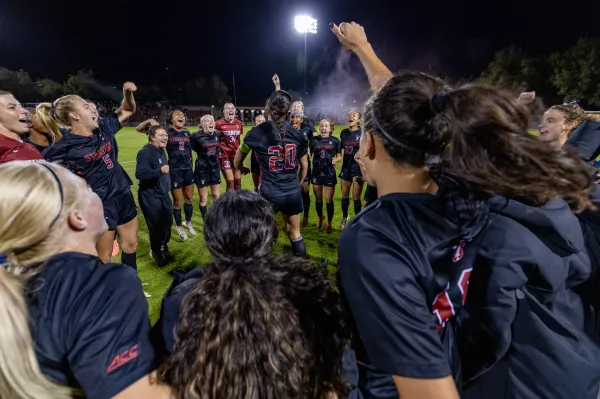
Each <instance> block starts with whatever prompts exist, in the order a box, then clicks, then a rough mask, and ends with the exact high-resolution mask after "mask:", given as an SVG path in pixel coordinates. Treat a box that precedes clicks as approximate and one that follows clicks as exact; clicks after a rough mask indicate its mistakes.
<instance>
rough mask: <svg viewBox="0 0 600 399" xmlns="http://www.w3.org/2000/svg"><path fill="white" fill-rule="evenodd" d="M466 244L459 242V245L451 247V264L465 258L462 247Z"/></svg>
mask: <svg viewBox="0 0 600 399" xmlns="http://www.w3.org/2000/svg"><path fill="white" fill-rule="evenodd" d="M465 245H466V242H461V243H460V244H458V245H456V246H454V247H452V249H454V254H453V255H452V262H454V263H456V262H458V261H459V260H461V259H462V258H463V256H465V251H464V247H465Z"/></svg>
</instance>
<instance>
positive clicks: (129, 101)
mask: <svg viewBox="0 0 600 399" xmlns="http://www.w3.org/2000/svg"><path fill="white" fill-rule="evenodd" d="M134 91H137V87H136V85H135V84H134V83H132V82H125V84H123V101H122V102H121V106H120V107H119V108H118V109H117V110H116V111H115V112H116V114H117V117H118V118H119V122H121V123H123V122H125V121H126V120H127V119H129V118H130V117H131V115H133V114H134V113H135V110H136V105H135V98H134V97H133V92H134Z"/></svg>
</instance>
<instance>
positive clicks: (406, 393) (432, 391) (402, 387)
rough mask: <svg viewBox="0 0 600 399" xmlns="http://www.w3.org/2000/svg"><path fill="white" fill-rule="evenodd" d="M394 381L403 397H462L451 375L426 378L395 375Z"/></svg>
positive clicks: (443, 398) (412, 398) (432, 398)
mask: <svg viewBox="0 0 600 399" xmlns="http://www.w3.org/2000/svg"><path fill="white" fill-rule="evenodd" d="M394 383H395V384H396V388H398V394H399V395H400V397H401V398H402V399H421V398H430V399H460V397H459V396H458V391H457V390H456V385H455V384H454V380H453V379H452V377H450V376H448V377H445V378H437V379H427V380H426V379H417V378H406V377H398V376H397V375H395V376H394Z"/></svg>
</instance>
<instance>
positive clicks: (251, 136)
mask: <svg viewBox="0 0 600 399" xmlns="http://www.w3.org/2000/svg"><path fill="white" fill-rule="evenodd" d="M257 133H258V131H257V129H256V128H255V127H254V128H252V129H250V131H249V132H248V133H246V135H245V136H244V144H245V145H246V146H247V147H248V148H250V149H251V150H255V149H256V147H258V143H259V140H258V134H257Z"/></svg>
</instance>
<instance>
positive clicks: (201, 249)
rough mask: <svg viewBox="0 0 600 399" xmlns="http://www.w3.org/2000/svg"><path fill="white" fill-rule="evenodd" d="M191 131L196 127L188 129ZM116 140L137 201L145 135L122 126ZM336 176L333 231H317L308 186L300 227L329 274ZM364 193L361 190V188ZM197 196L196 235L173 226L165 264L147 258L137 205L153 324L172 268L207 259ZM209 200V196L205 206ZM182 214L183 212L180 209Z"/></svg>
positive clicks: (333, 257)
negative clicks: (305, 219) (306, 214)
mask: <svg viewBox="0 0 600 399" xmlns="http://www.w3.org/2000/svg"><path fill="white" fill-rule="evenodd" d="M344 128H345V126H336V129H335V132H334V136H336V137H339V135H340V132H341V131H342V129H344ZM188 129H189V130H190V131H192V132H194V131H196V130H197V128H188ZM248 130H249V128H248V127H246V128H244V131H246V132H247V131H248ZM117 142H118V144H119V162H120V163H121V165H123V167H124V168H125V170H126V171H127V173H128V174H129V176H130V177H131V178H132V180H134V183H135V184H134V186H133V187H132V191H133V194H134V197H135V198H136V201H137V181H136V180H135V159H136V156H137V153H138V151H139V150H140V149H141V148H142V146H143V145H144V144H146V143H147V138H146V136H145V135H143V134H140V133H138V132H136V131H135V129H134V128H124V129H123V130H122V131H120V132H119V133H118V134H117ZM246 161H247V163H248V166H249V163H250V157H247V158H246ZM337 166H338V168H339V167H340V166H341V162H340V163H338V164H337ZM339 181H340V179H338V185H337V186H336V195H335V198H334V204H335V207H336V208H335V216H334V219H333V227H334V230H333V233H331V234H327V233H326V232H325V229H324V228H323V229H322V230H317V228H316V221H317V215H316V211H315V208H314V201H315V200H314V195H313V194H312V187H311V208H310V224H309V226H308V227H306V228H304V229H302V235H303V236H304V240H305V242H306V248H307V251H308V254H309V256H311V257H315V258H319V259H323V258H327V259H328V269H327V271H328V273H330V276H331V277H333V273H334V270H335V264H336V262H337V243H338V239H339V234H340V230H338V228H337V227H338V226H339V223H340V221H341V218H342V211H341V195H342V194H341V186H340V183H339ZM242 186H243V188H244V189H248V190H253V189H254V186H253V183H252V177H251V176H250V175H247V176H244V177H243V178H242ZM221 192H222V193H224V192H225V182H224V181H223V182H222V184H221ZM363 192H364V191H363ZM198 200H199V196H198V193H197V191H196V192H195V193H194V202H193V203H194V218H193V224H194V228H195V229H196V231H197V232H198V235H197V236H195V237H193V236H189V237H190V238H189V239H188V240H187V241H182V240H181V239H180V238H179V236H178V235H177V233H176V231H175V225H173V234H172V237H171V242H170V243H169V249H170V250H171V252H172V253H173V255H174V256H175V257H176V259H175V261H174V262H172V263H170V264H169V265H167V266H165V267H162V268H160V267H158V266H157V265H156V263H155V262H154V261H153V260H152V258H150V256H149V252H150V243H149V239H148V228H147V226H146V222H145V220H144V215H143V214H142V212H141V210H140V209H139V207H138V218H139V234H138V243H139V246H138V251H137V257H138V260H137V263H138V274H139V277H140V279H141V280H142V282H143V283H146V285H145V286H144V290H146V291H147V292H149V293H150V294H152V297H151V298H149V299H148V303H149V306H150V317H151V319H152V322H153V323H154V322H155V321H156V320H157V319H158V316H159V313H160V305H161V301H162V297H163V294H164V292H165V290H166V289H167V287H168V286H169V284H171V280H172V272H173V270H174V269H183V270H191V269H193V268H195V267H198V266H202V265H204V264H206V263H208V262H210V260H211V256H210V254H209V252H208V250H207V249H206V247H205V245H204V236H203V231H204V230H203V223H202V217H201V215H200V210H199V208H198ZM211 203H212V200H211V198H210V195H209V206H210V204H211ZM182 213H183V211H182ZM349 214H350V216H352V215H353V214H354V207H353V205H352V201H350V209H349ZM277 220H278V224H279V226H278V227H279V231H280V233H279V240H278V245H277V248H276V251H287V252H290V253H291V246H290V243H289V240H288V238H287V236H286V235H285V233H283V222H282V221H281V217H278V218H277ZM115 261H120V255H119V256H118V257H117V258H115Z"/></svg>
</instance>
